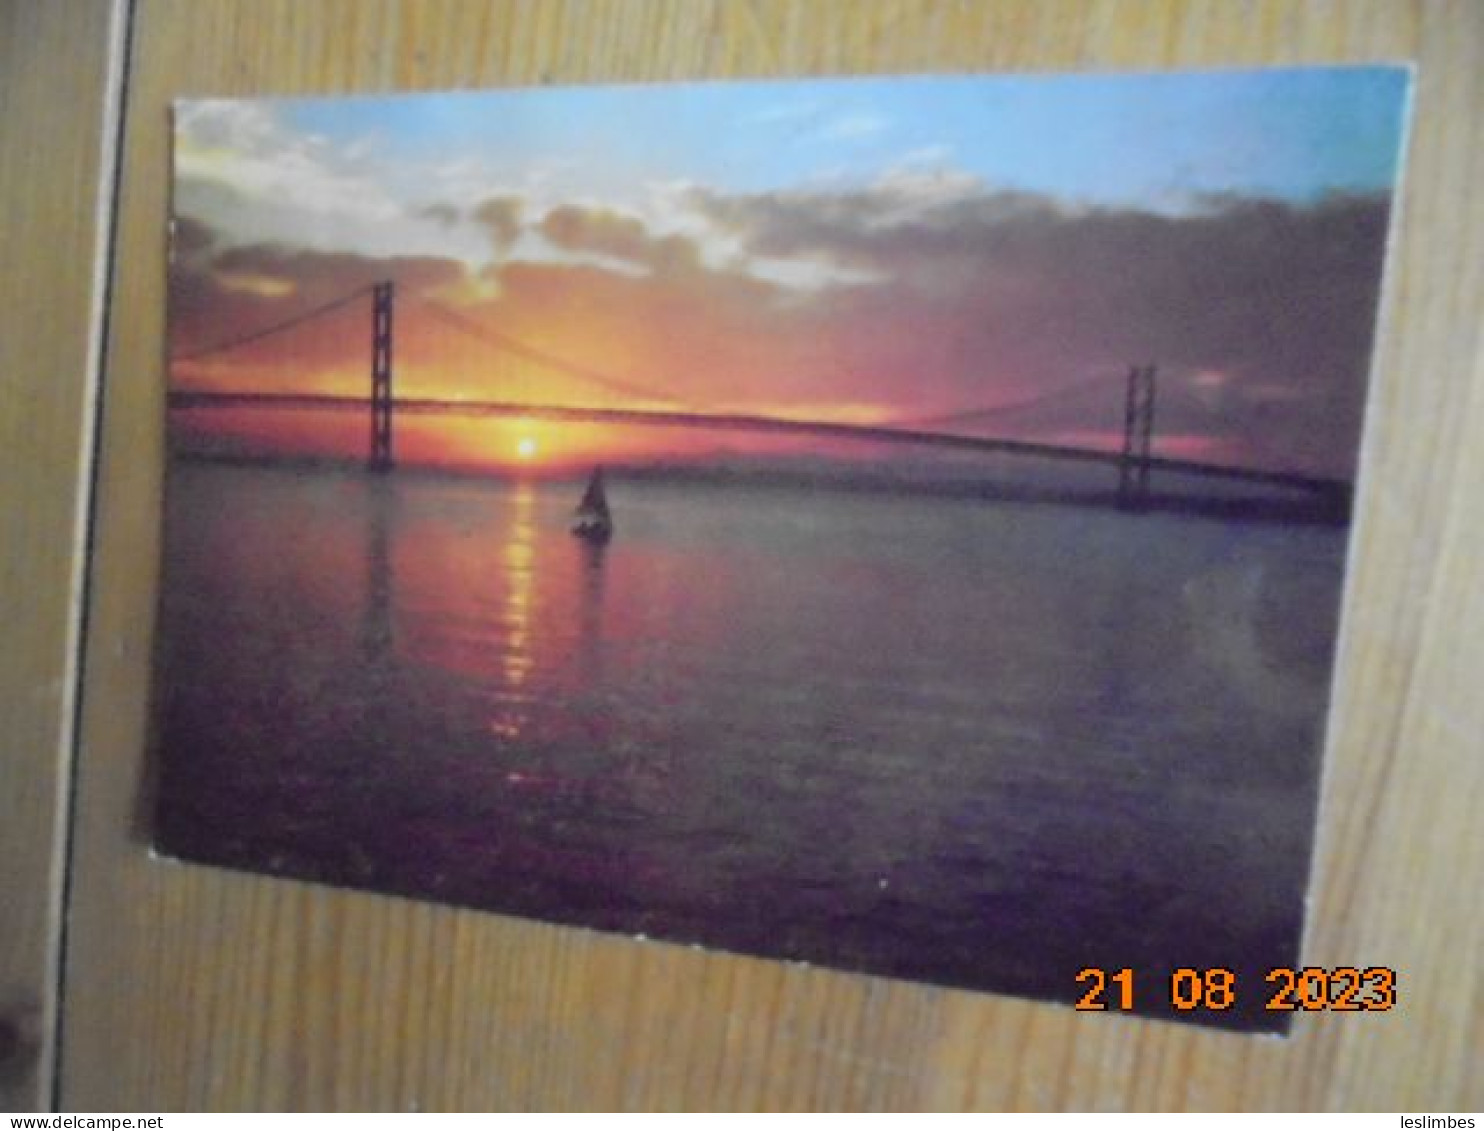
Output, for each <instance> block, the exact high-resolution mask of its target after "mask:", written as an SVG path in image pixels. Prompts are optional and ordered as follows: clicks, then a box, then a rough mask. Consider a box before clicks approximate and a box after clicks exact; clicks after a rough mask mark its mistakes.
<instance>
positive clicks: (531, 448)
mask: <svg viewBox="0 0 1484 1131" xmlns="http://www.w3.org/2000/svg"><path fill="white" fill-rule="evenodd" d="M515 454H516V455H518V456H519V457H520V458H521V459H534V458H535V455H536V441H535V440H534V439H532V438H531V437H530V436H522V437H521V438H520V439H519V440H517V441H516V442H515Z"/></svg>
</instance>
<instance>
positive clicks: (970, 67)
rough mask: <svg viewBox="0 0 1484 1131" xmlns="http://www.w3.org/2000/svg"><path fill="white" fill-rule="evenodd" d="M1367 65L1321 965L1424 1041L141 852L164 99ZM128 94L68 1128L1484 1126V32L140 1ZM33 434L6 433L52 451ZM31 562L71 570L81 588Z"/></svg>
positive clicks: (344, 2) (90, 669) (1475, 17)
mask: <svg viewBox="0 0 1484 1131" xmlns="http://www.w3.org/2000/svg"><path fill="white" fill-rule="evenodd" d="M1376 60H1385V61H1395V60H1415V61H1416V63H1417V65H1418V84H1417V91H1416V120H1415V125H1414V129H1413V133H1412V137H1411V159H1410V167H1409V171H1408V176H1407V186H1406V192H1405V196H1404V200H1403V203H1402V207H1401V210H1400V214H1399V219H1400V223H1399V225H1398V238H1397V242H1396V245H1395V248H1394V255H1393V262H1392V268H1393V269H1392V271H1391V275H1390V279H1389V282H1388V287H1387V295H1386V300H1385V304H1384V305H1385V315H1384V330H1383V334H1382V338H1381V342H1380V348H1379V365H1378V369H1377V372H1376V377H1375V388H1374V400H1373V410H1372V411H1371V413H1370V415H1369V418H1368V423H1367V433H1366V443H1365V452H1364V473H1363V480H1362V485H1361V492H1360V500H1359V508H1358V509H1359V513H1360V516H1361V517H1360V521H1359V523H1358V527H1357V533H1356V539H1355V543H1354V551H1353V567H1354V568H1353V571H1352V575H1351V580H1350V584H1349V587H1348V590H1347V595H1346V618H1345V624H1344V629H1343V640H1342V647H1341V662H1340V665H1339V673H1338V677H1337V678H1338V683H1337V697H1336V714H1335V717H1334V722H1333V724H1332V726H1331V728H1330V735H1329V749H1328V760H1327V771H1326V778H1325V788H1324V797H1323V809H1322V817H1321V823H1320V846H1319V853H1318V861H1317V865H1316V868H1317V871H1316V887H1315V897H1314V902H1313V907H1312V915H1311V928H1310V932H1309V945H1308V948H1307V957H1308V959H1309V960H1310V961H1312V962H1313V963H1315V964H1320V965H1340V964H1359V965H1372V964H1387V965H1391V966H1393V967H1395V968H1396V969H1397V970H1398V971H1399V974H1400V986H1401V1004H1400V1008H1398V1009H1397V1010H1396V1011H1394V1012H1392V1013H1387V1014H1314V1015H1304V1016H1301V1017H1300V1018H1299V1020H1298V1024H1297V1026H1296V1029H1295V1033H1294V1035H1293V1036H1292V1037H1291V1038H1290V1039H1288V1040H1277V1039H1267V1038H1254V1037H1244V1036H1235V1035H1229V1034H1221V1033H1216V1032H1206V1031H1199V1030H1196V1029H1192V1028H1189V1027H1185V1026H1178V1025H1170V1024H1164V1023H1157V1022H1149V1021H1141V1020H1130V1019H1125V1018H1119V1017H1115V1016H1109V1015H1082V1014H1076V1013H1073V1012H1072V1011H1071V1010H1069V1009H1066V1008H1060V1007H1046V1006H1036V1005H1031V1004H1027V1003H1024V1002H1020V1001H1015V1000H1011V999H1004V998H997V997H992V996H986V995H976V994H970V993H962V992H953V991H947V990H938V989H930V988H923V987H918V986H913V985H907V984H901V983H895V982H889V981H884V980H878V979H871V978H865V977H858V976H851V975H846V974H840V973H833V972H829V971H823V970H814V969H808V968H803V967H798V966H789V965H784V964H780V963H774V962H767V961H760V960H753V959H743V958H735V957H730V956H725V955H720V954H707V953H702V952H699V951H695V950H691V949H687V948H682V947H675V946H667V945H660V944H654V943H647V944H643V943H636V942H632V941H629V940H625V939H621V938H614V937H608V936H603V935H597V934H592V933H588V932H584V931H580V930H571V929H564V928H557V927H551V926H545V925H540V924H535V923H527V922H521V921H517V920H513V919H507V918H501V917H498V916H493V915H487V914H478V913H473V912H463V911H454V910H448V909H444V908H439V907H435V906H430V905H423V904H417V903H411V902H407V901H402V900H396V899H391V898H383V897H377V896H371V895H364V894H350V893H343V892H337V891H332V890H328V889H324V888H319V887H313V886H309V885H303V884H297V883H291V882H284V881H278V880H267V879H262V878H257V877H252V876H247V875H239V874H232V873H227V872H221V871H216V870H212V869H207V868H200V867H191V866H184V865H179V864H173V863H166V862H161V861H157V860H154V859H152V858H151V856H150V853H149V850H148V848H147V846H146V839H145V836H144V834H143V833H142V831H141V830H142V827H143V825H142V822H141V820H140V813H141V798H142V797H143V796H144V793H145V784H144V783H145V779H146V773H145V765H144V752H145V750H146V747H147V694H148V676H149V657H150V651H151V647H152V641H151V622H152V617H153V608H154V597H155V581H156V571H157V562H156V548H157V541H158V526H159V512H160V478H161V460H162V424H163V380H162V364H161V358H162V349H163V334H162V330H163V318H164V305H165V291H164V280H165V268H164V252H165V241H164V231H165V219H166V215H167V195H168V170H169V163H168V107H169V104H170V102H171V100H172V99H174V98H177V97H190V96H199V95H209V94H223V95H258V94H289V93H295V94H297V93H336V92H348V91H389V90H420V89H435V88H437V89H443V88H456V87H464V86H473V85H506V84H525V83H544V82H590V81H597V80H619V79H678V78H698V77H729V76H744V75H745V76H761V75H804V74H836V73H863V72H927V71H991V70H1045V71H1063V70H1078V69H1081V70H1086V69H1164V68H1172V67H1210V66H1234V65H1242V66H1247V65H1260V64H1278V63H1281V64H1296V63H1334V62H1352V61H1376ZM130 76H131V78H130V82H129V85H128V90H127V136H126V144H125V161H126V164H125V176H124V180H123V185H122V193H121V198H120V200H119V206H118V207H119V213H118V216H119V222H120V225H121V228H120V243H119V250H118V258H117V267H116V271H115V274H114V277H113V285H112V296H111V301H112V311H113V325H114V326H115V332H114V333H113V335H112V339H111V343H110V349H109V354H108V358H107V381H106V403H105V418H104V434H103V446H102V451H101V456H100V458H101V461H102V464H101V468H102V472H101V479H100V484H99V492H100V494H99V509H98V516H99V517H98V525H97V529H96V559H95V567H94V573H93V588H92V591H91V598H92V611H91V614H90V620H89V624H90V630H89V634H88V639H87V641H86V681H85V685H84V688H83V693H84V701H83V722H82V729H83V733H82V745H81V752H80V762H79V766H78V774H79V783H80V794H79V804H78V808H77V820H76V825H75V837H76V846H75V865H74V879H73V888H72V890H73V898H72V903H71V908H70V911H71V919H72V927H71V932H70V943H69V948H68V961H67V980H66V1020H65V1028H64V1040H63V1045H62V1050H61V1053H62V1065H61V1071H62V1086H63V1090H62V1097H63V1104H64V1106H65V1107H67V1108H70V1109H84V1108H107V1109H110V1110H127V1109H140V1110H148V1109H172V1108H282V1107H293V1108H333V1107H362V1108H365V1107H370V1108H511V1107H519V1108H610V1107H612V1108H904V1107H935V1108H961V1107H986V1108H1001V1107H1016V1108H1113V1109H1119V1108H1134V1109H1181V1108H1191V1109H1210V1108H1299V1109H1309V1108H1345V1109H1391V1110H1398V1109H1399V1110H1410V1111H1432V1112H1440V1111H1445V1110H1450V1109H1451V1110H1458V1109H1468V1108H1473V1109H1477V1108H1479V1107H1481V1106H1484V1072H1480V1071H1479V1067H1480V1064H1481V1063H1484V1022H1481V1021H1480V1015H1481V1012H1484V974H1481V960H1480V955H1481V953H1484V885H1481V884H1480V882H1479V879H1480V877H1481V876H1484V821H1481V814H1484V757H1481V754H1484V695H1480V694H1479V686H1480V679H1479V672H1480V671H1484V587H1481V586H1480V585H1479V584H1478V581H1477V578H1478V576H1479V573H1480V571H1481V569H1484V524H1481V522H1480V521H1479V520H1478V516H1479V515H1480V513H1481V511H1484V444H1481V443H1480V442H1479V441H1480V440H1481V439H1484V342H1481V336H1480V332H1479V325H1480V315H1481V313H1484V204H1481V201H1484V193H1481V191H1480V188H1479V186H1480V185H1481V184H1484V113H1481V111H1484V6H1481V5H1480V4H1478V3H1476V2H1474V0H1458V2H1455V3H1444V2H1438V3H1401V2H1398V0H1351V2H1338V0H1336V2H1323V0H1289V2H1280V0H1271V2H1256V0H1254V2H1235V0H1209V2H1195V0H1192V2H1188V3H1179V2H1175V0H1168V2H1163V0H1129V2H1115V0H1098V2H1085V0H1077V2H1057V0H1049V2H1048V0H1023V2H1008V0H1007V2H990V0H976V2H960V3H955V2H950V0H916V2H910V3H909V2H885V0H882V2H869V0H862V2H853V3H847V2H845V0H838V2H824V0H819V2H804V0H796V2H792V3H783V2H777V3H770V2H766V0H758V2H750V3H748V2H740V0H737V2H730V0H715V2H711V0H669V2H659V0H656V2H648V0H632V2H630V0H540V2H537V0H532V2H528V3H484V2H473V0H470V2H454V0H449V2H431V0H407V2H402V3H397V2H392V0H372V2H355V0H139V2H138V3H137V5H136V9H135V16H134V22H133V39H132V56H131V69H130ZM7 191H11V190H7ZM8 199H9V198H8V197H7V200H8ZM7 399H9V398H7ZM63 407H64V408H65V409H66V410H67V411H65V412H59V422H58V423H57V425H56V427H57V429H59V430H61V431H64V432H65V431H67V429H68V428H69V427H70V428H71V429H72V430H73V431H74V432H75V430H76V428H77V421H76V420H75V419H73V417H72V416H70V415H69V413H74V414H75V412H76V410H77V408H78V404H77V396H76V392H75V390H74V393H73V402H71V403H69V404H68V405H66V406H63ZM13 411H14V410H13V409H12V408H10V407H7V408H6V412H7V417H6V428H7V432H6V435H7V436H9V435H10V434H11V432H12V431H14V432H16V433H17V442H22V443H29V444H34V443H36V442H37V441H35V440H34V439H33V438H32V437H30V436H23V435H21V434H20V433H21V431H22V430H21V429H19V428H18V427H17V426H16V425H15V424H14V423H13V422H12V418H11V416H10V415H9V414H11V413H13ZM28 450H29V449H28ZM11 458H12V457H11V454H10V453H9V452H7V455H6V459H7V460H8V461H9V460H10V459H11ZM54 463H55V465H56V466H54ZM7 466H9V463H7ZM17 466H21V467H22V468H23V470H25V472H26V474H31V475H36V474H42V473H45V474H49V475H55V476H60V477H61V479H62V480H63V481H64V482H62V483H60V484H58V485H57V486H56V487H54V488H50V490H53V491H54V492H55V493H56V498H57V499H60V498H62V497H63V488H65V487H68V486H69V485H70V484H71V483H72V482H73V480H74V478H75V476H74V475H73V473H74V471H75V460H72V461H70V462H69V463H68V466H67V467H65V468H63V467H61V461H60V460H54V459H53V457H52V456H50V455H46V454H44V453H39V452H38V453H37V454H35V455H33V456H32V457H31V459H30V461H29V462H26V463H18V464H17ZM5 489H6V491H7V492H9V493H14V491H15V490H16V488H14V487H13V486H11V485H9V484H7V486H6V488H5ZM7 501H8V502H9V499H8V500H7ZM52 505H58V504H56V503H55V501H53V503H52ZM64 533H65V531H64ZM47 552H51V551H50V550H47ZM37 553H38V554H39V555H40V554H42V550H41V549H38V551H37ZM7 568H11V566H10V564H9V560H8V559H7ZM21 568H23V569H25V570H26V571H28V575H29V571H32V570H48V569H53V568H55V569H56V570H59V571H61V572H62V573H63V574H65V570H66V556H65V554H62V555H61V557H60V558H59V559H58V560H57V561H56V562H52V561H51V559H49V558H46V557H44V555H43V556H39V557H38V558H37V559H36V560H35V562H34V563H33V564H27V563H24V562H23V563H22V567H21ZM63 619H65V618H61V619H59V620H58V622H57V623H58V625H60V624H61V623H62V620H63ZM46 632H47V633H49V635H47V634H44V635H43V636H42V637H41V638H40V639H38V640H37V641H36V644H35V646H36V647H38V648H40V649H41V651H42V652H43V653H49V652H56V651H59V650H60V646H61V643H62V636H60V635H58V634H59V633H60V632H61V629H60V628H52V629H48V630H46ZM6 671H7V672H8V671H9V669H8V668H7V669H6ZM6 679H7V684H6V686H7V687H9V686H10V679H11V677H10V676H9V675H8V674H7V676H6ZM54 737H55V736H54V733H53V732H51V731H47V730H46V728H45V727H42V728H41V731H40V733H39V735H38V739H39V740H47V739H53V738H54ZM8 811H9V810H7V812H8ZM38 835H44V830H39V832H38ZM1211 898H1212V899H1213V900H1216V901H1219V900H1220V899H1221V893H1220V892H1212V893H1211ZM7 961H8V959H7Z"/></svg>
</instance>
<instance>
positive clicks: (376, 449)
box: [367, 280, 394, 471]
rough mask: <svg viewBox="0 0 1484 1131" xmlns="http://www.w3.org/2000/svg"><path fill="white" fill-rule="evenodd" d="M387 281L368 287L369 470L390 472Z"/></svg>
mask: <svg viewBox="0 0 1484 1131" xmlns="http://www.w3.org/2000/svg"><path fill="white" fill-rule="evenodd" d="M393 291H394V288H393V284H392V282H391V281H390V280H388V281H386V282H384V283H377V284H376V285H375V286H374V287H372V288H371V458H370V459H369V460H368V461H367V467H368V468H370V470H372V471H390V470H391V469H392V467H393V463H394V461H393V459H392V303H393V301H394V300H393Z"/></svg>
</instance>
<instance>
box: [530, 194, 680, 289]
mask: <svg viewBox="0 0 1484 1131" xmlns="http://www.w3.org/2000/svg"><path fill="white" fill-rule="evenodd" d="M541 234H542V235H544V236H545V237H546V238H547V239H548V240H549V241H551V243H552V244H554V245H555V246H557V247H559V248H561V249H563V250H565V251H571V252H579V253H580V252H590V253H592V254H594V255H598V256H608V257H611V258H613V259H617V260H621V261H623V262H626V263H631V264H634V265H636V266H641V267H644V268H646V269H648V270H649V271H652V272H656V273H679V272H685V271H690V270H694V269H695V268H696V266H697V264H698V254H697V249H696V245H695V244H694V243H693V242H692V241H691V240H690V239H687V238H686V237H685V236H681V235H655V234H652V233H651V232H650V230H649V229H648V227H646V225H645V224H644V222H643V221H642V220H640V219H639V218H638V217H636V216H631V215H627V214H625V213H622V212H617V211H613V210H611V209H606V208H588V207H578V206H575V205H565V206H563V207H560V208H554V209H552V210H551V211H550V212H548V213H547V214H546V217H545V218H544V219H543V220H542V221H541Z"/></svg>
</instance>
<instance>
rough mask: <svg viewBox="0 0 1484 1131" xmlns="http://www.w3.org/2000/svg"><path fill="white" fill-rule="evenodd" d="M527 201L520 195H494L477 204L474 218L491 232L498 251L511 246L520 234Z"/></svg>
mask: <svg viewBox="0 0 1484 1131" xmlns="http://www.w3.org/2000/svg"><path fill="white" fill-rule="evenodd" d="M524 212H525V201H524V200H522V199H521V198H520V197H518V196H492V197H489V198H488V199H486V200H484V201H482V202H481V203H480V204H478V205H476V206H475V208H474V219H475V220H476V221H477V222H478V223H479V224H481V225H483V227H484V230H485V231H486V232H488V233H489V237H490V240H491V242H492V243H493V244H494V245H495V250H496V251H497V252H503V251H505V250H506V249H507V248H509V247H510V245H511V244H513V243H514V242H515V240H516V237H518V236H519V235H520V232H521V228H522V226H523V225H522V216H523V214H524Z"/></svg>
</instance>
